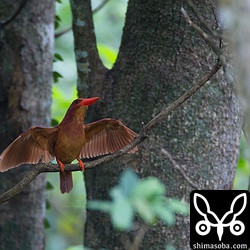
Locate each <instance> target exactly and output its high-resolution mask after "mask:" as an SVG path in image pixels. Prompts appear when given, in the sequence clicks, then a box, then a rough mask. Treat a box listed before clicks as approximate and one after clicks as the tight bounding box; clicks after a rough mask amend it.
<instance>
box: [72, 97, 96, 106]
mask: <svg viewBox="0 0 250 250" xmlns="http://www.w3.org/2000/svg"><path fill="white" fill-rule="evenodd" d="M98 99H99V97H91V98H78V99H76V100H74V101H73V102H72V103H71V105H70V107H69V109H78V108H81V107H88V106H90V105H92V104H94V103H95V102H96V101H97V100H98Z"/></svg>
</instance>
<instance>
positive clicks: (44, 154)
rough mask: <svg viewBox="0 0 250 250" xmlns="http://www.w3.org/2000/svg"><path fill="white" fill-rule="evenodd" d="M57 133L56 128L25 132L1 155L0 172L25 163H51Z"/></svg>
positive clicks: (36, 128)
mask: <svg viewBox="0 0 250 250" xmlns="http://www.w3.org/2000/svg"><path fill="white" fill-rule="evenodd" d="M56 131H57V128H56V127H55V128H42V127H33V128H30V129H28V130H27V131H25V132H23V133H22V134H21V135H19V137H17V138H16V139H15V140H14V141H13V142H12V143H11V144H10V145H9V146H8V147H7V148H6V149H5V150H4V151H3V152H2V154H1V155H0V172H3V171H6V170H8V169H10V168H14V167H17V166H19V165H21V164H24V163H33V164H36V163H38V162H39V161H42V162H45V163H47V162H49V161H51V160H52V159H53V158H54V155H53V145H54V141H55V135H56Z"/></svg>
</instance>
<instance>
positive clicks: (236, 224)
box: [193, 193, 247, 241]
mask: <svg viewBox="0 0 250 250" xmlns="http://www.w3.org/2000/svg"><path fill="white" fill-rule="evenodd" d="M198 201H199V204H200V207H199V205H198ZM242 201H243V205H242V206H241V207H240V208H239V205H240V204H241V202H242ZM193 203H194V207H195V209H196V211H197V212H198V213H199V214H200V215H201V216H202V217H203V219H202V220H200V221H199V222H197V223H196V226H195V230H196V232H197V233H198V234H199V235H201V236H205V235H207V234H209V232H210V230H211V227H215V228H217V235H218V238H219V241H221V239H222V236H223V233H224V228H225V227H229V229H230V232H231V233H232V234H233V235H236V236H238V235H241V234H243V233H244V231H245V225H244V223H243V222H242V221H240V220H237V217H238V216H239V215H240V214H241V213H242V212H243V211H244V210H245V208H246V205H247V195H246V193H242V194H239V195H237V196H236V197H235V198H234V199H233V201H232V203H231V206H230V209H229V211H227V212H226V213H225V214H224V215H223V216H222V218H221V219H219V217H218V216H217V215H216V214H215V213H214V212H213V211H211V209H210V205H209V203H208V201H207V199H206V198H205V197H204V196H203V195H201V194H199V193H195V194H194V198H193ZM236 204H237V206H236Z"/></svg>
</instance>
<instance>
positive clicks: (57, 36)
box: [55, 27, 72, 38]
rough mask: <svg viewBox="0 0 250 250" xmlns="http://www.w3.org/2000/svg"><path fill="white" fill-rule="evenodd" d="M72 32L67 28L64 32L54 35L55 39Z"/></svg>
mask: <svg viewBox="0 0 250 250" xmlns="http://www.w3.org/2000/svg"><path fill="white" fill-rule="evenodd" d="M71 30H72V27H69V28H67V29H66V30H63V31H60V32H58V33H55V38H59V37H60V36H62V35H64V34H65V33H67V32H69V31H71Z"/></svg>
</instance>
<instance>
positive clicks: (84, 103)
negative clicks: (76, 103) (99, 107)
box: [80, 97, 99, 106]
mask: <svg viewBox="0 0 250 250" xmlns="http://www.w3.org/2000/svg"><path fill="white" fill-rule="evenodd" d="M98 99H99V97H92V98H86V99H83V100H82V102H81V103H80V104H81V106H90V105H92V104H93V103H95V102H96V101H97V100H98Z"/></svg>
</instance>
